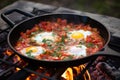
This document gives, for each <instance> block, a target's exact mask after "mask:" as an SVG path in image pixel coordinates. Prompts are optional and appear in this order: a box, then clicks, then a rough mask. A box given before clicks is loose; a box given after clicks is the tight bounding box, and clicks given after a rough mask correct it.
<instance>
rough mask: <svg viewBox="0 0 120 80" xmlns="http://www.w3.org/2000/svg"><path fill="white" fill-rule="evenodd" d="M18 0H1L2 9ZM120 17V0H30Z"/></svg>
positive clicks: (0, 6)
mask: <svg viewBox="0 0 120 80" xmlns="http://www.w3.org/2000/svg"><path fill="white" fill-rule="evenodd" d="M15 1H17V0H4V1H3V0H0V9H1V8H3V7H5V6H7V5H9V4H11V3H13V2H15ZM28 1H34V2H38V3H39V2H40V3H44V4H49V5H54V6H58V7H59V6H62V7H66V8H71V9H76V10H80V11H86V12H91V13H97V14H103V15H108V16H113V17H117V18H120V0H28Z"/></svg>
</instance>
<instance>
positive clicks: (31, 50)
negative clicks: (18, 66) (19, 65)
mask: <svg viewBox="0 0 120 80" xmlns="http://www.w3.org/2000/svg"><path fill="white" fill-rule="evenodd" d="M20 52H21V53H22V54H23V55H25V56H28V55H30V56H33V57H35V56H38V55H40V54H42V53H44V52H45V49H44V48H43V47H40V46H29V47H26V48H23V49H22V50H20Z"/></svg>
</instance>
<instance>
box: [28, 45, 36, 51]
mask: <svg viewBox="0 0 120 80" xmlns="http://www.w3.org/2000/svg"><path fill="white" fill-rule="evenodd" d="M29 51H32V52H37V51H38V50H37V48H36V47H33V46H30V47H27V48H26V52H29Z"/></svg>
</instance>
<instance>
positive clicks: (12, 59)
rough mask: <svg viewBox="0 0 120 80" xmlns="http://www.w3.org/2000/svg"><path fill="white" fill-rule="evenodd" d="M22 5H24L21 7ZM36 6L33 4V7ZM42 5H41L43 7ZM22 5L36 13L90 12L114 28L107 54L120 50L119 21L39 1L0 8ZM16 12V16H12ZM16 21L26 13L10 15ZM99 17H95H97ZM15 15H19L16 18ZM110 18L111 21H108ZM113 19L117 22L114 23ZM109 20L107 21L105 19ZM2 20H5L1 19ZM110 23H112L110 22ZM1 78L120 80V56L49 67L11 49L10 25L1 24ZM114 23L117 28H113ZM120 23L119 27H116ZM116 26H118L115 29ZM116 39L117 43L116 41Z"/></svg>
mask: <svg viewBox="0 0 120 80" xmlns="http://www.w3.org/2000/svg"><path fill="white" fill-rule="evenodd" d="M21 5H23V6H21ZM33 5H34V6H33ZM41 6H42V7H41ZM14 7H16V8H20V9H23V10H26V11H29V12H31V13H33V14H35V15H36V16H37V15H41V14H45V13H52V12H61V13H64V12H65V13H78V14H81V15H88V16H90V17H93V18H95V19H98V20H99V21H101V22H102V21H103V23H104V24H105V25H106V26H109V25H110V24H112V26H109V27H108V29H109V30H110V31H111V35H112V37H111V40H110V43H109V44H108V46H107V47H106V48H105V49H103V51H104V52H106V53H114V54H116V53H120V50H119V49H120V46H119V42H120V38H119V35H118V33H119V30H118V29H119V26H118V25H119V23H120V20H119V19H116V18H111V17H107V16H102V15H96V14H91V13H85V12H80V11H75V10H70V9H66V8H57V7H53V6H48V5H43V4H36V3H32V2H27V1H18V2H16V3H14V4H12V5H10V6H9V7H6V8H4V9H2V10H1V12H2V11H4V10H8V9H11V8H14ZM13 15H15V16H13ZM8 16H9V17H10V18H11V19H12V20H13V21H14V22H15V23H18V22H20V21H21V20H24V19H26V18H27V17H24V16H23V15H19V14H17V13H13V14H10V15H8ZM95 16H96V17H95ZM16 17H20V18H19V20H16ZM104 17H106V18H107V19H109V21H107V20H106V18H104ZM112 20H113V21H114V22H115V21H116V24H115V23H112ZM104 21H106V22H104ZM1 22H2V21H1ZM110 22H111V23H110ZM0 24H1V25H0V79H1V80H95V79H96V80H119V79H120V77H119V76H120V64H119V60H120V59H119V56H99V57H96V58H95V59H94V61H89V62H87V63H85V64H82V65H79V66H72V67H67V68H66V67H61V68H59V69H58V68H50V67H49V66H48V67H41V66H37V65H35V64H31V63H27V62H25V61H24V60H22V59H21V58H20V57H19V56H18V55H16V54H15V53H14V52H12V51H11V50H10V48H9V46H8V44H7V41H6V37H7V34H8V32H9V31H10V29H11V27H10V26H8V25H6V24H4V23H0ZM113 25H114V26H115V27H113ZM117 26H118V27H117ZM116 27H117V29H116ZM116 41H117V42H116Z"/></svg>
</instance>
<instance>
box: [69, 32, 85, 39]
mask: <svg viewBox="0 0 120 80" xmlns="http://www.w3.org/2000/svg"><path fill="white" fill-rule="evenodd" d="M71 37H72V38H73V39H82V38H84V35H83V34H82V33H80V32H74V33H72V34H71Z"/></svg>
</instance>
